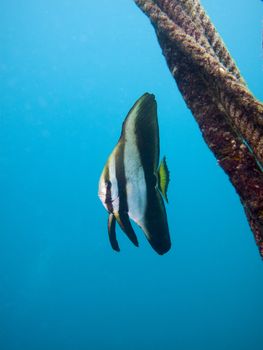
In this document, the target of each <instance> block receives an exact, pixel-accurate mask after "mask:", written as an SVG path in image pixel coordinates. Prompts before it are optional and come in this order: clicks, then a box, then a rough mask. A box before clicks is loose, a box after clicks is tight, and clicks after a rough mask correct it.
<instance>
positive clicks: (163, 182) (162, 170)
mask: <svg viewBox="0 0 263 350" xmlns="http://www.w3.org/2000/svg"><path fill="white" fill-rule="evenodd" d="M169 181H170V175H169V170H168V167H167V163H166V159H165V157H163V159H162V161H161V163H160V165H159V168H158V189H159V191H160V192H161V194H162V195H163V197H164V199H165V200H166V202H167V203H168V198H167V190H168V185H169Z"/></svg>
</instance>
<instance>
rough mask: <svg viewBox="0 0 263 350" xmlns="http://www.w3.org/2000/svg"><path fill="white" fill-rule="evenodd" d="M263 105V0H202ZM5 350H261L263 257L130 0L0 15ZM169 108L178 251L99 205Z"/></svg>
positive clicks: (29, 7) (63, 3)
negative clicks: (127, 137) (122, 140)
mask: <svg viewBox="0 0 263 350" xmlns="http://www.w3.org/2000/svg"><path fill="white" fill-rule="evenodd" d="M203 5H204V6H205V8H206V9H207V11H208V13H209V14H210V16H211V18H212V20H213V21H214V23H215V25H216V26H217V28H218V30H219V31H220V33H221V35H222V36H223V38H224V41H225V43H226V44H227V46H228V48H229V50H230V51H231V53H232V55H233V57H234V58H235V60H236V62H237V64H238V66H239V68H240V69H241V72H242V74H243V76H244V77H245V79H246V80H247V83H248V86H249V87H250V89H251V90H252V91H253V93H254V94H255V95H256V96H257V97H258V98H261V99H263V89H262V78H263V73H262V71H263V59H262V49H261V35H262V33H261V31H262V24H261V23H262V11H263V7H262V2H261V1H259V0H253V1H247V0H242V1H240V0H239V1H238V0H221V1H218V0H203ZM0 76H1V79H0V169H1V170H0V349H1V350H42V349H43V350H46V349H50V350H53V349H54V350H55V349H56V350H60V349H61V350H75V349H77V350H82V349H83V350H84V349H85V350H123V349H125V350H133V349H138V350H141V349H142V350H163V349H165V350H174V349H177V350H199V349H200V350H206V349H207V350H211V349H212V350H230V349H231V350H233V349H237V350H250V349H253V350H261V349H262V342H263V331H262V315H263V298H262V295H263V262H262V260H261V259H260V257H259V254H258V250H257V247H256V245H255V242H254V238H253V235H252V233H251V231H250V229H249V226H248V223H247V221H246V218H245V215H244V212H243V208H242V206H241V204H240V201H239V198H238V196H237V195H236V193H235V191H234V189H233V187H232V186H231V184H230V182H229V180H228V178H227V176H226V175H225V174H224V172H223V171H222V169H221V168H220V167H219V166H218V164H217V162H216V159H215V158H214V156H213V154H212V153H211V152H210V151H209V149H208V148H207V146H206V145H205V143H204V141H203V139H202V137H201V134H200V131H199V129H198V126H197V124H196V123H195V121H194V119H193V117H192V115H191V113H190V111H189V110H188V109H187V108H186V106H185V103H184V101H183V100H182V97H181V95H180V94H179V92H178V90H177V87H176V85H175V83H174V80H173V79H172V77H171V75H170V73H169V70H168V68H167V66H166V63H165V61H164V58H163V56H162V54H161V50H160V48H159V46H158V43H157V40H156V37H155V34H154V31H153V28H152V26H151V25H150V23H149V21H148V19H147V18H146V17H145V16H144V15H143V14H142V13H141V11H140V10H139V9H138V8H137V7H136V6H135V5H134V3H133V1H132V0H115V1H109V0H101V1H95V2H93V1H90V0H88V1H87V0H86V1H84V0H76V1H70V0H52V1H51V0H45V1H43V0H38V1H33V0H27V1H19V0H9V1H2V2H1V5H0ZM146 91H148V92H151V93H154V94H155V95H156V99H157V102H158V113H159V124H160V137H161V154H162V155H163V154H165V155H166V157H167V161H168V165H169V169H170V172H171V183H170V188H169V193H168V195H169V200H170V201H169V205H168V206H167V213H168V216H169V225H170V230H171V236H172V243H173V246H172V249H171V251H170V252H169V253H168V254H166V255H165V256H158V255H157V254H156V253H155V252H154V251H153V250H152V249H151V247H150V245H149V244H148V243H147V241H146V239H145V238H144V236H143V233H142V232H141V231H140V230H137V229H136V232H137V234H138V238H139V242H140V248H139V249H137V248H135V247H134V246H133V245H132V244H131V243H130V242H129V241H128V240H127V238H126V237H125V236H124V235H123V234H122V233H121V232H120V231H118V240H119V243H120V247H121V252H120V253H119V254H118V253H115V252H114V251H112V250H111V248H110V245H109V242H108V237H107V230H106V220H107V213H106V211H105V210H104V208H103V207H102V205H101V203H100V201H99V199H98V197H97V183H98V178H99V175H100V173H101V170H102V168H103V166H104V163H105V161H106V159H107V157H108V155H109V153H110V152H111V150H112V148H113V147H114V145H115V144H116V142H117V139H118V137H119V134H120V129H121V123H122V121H123V119H124V117H125V116H126V113H127V112H128V110H129V109H130V107H131V106H132V104H133V103H134V102H135V100H136V99H137V98H138V97H139V96H140V95H142V94H143V93H144V92H146Z"/></svg>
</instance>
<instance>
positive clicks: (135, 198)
mask: <svg viewBox="0 0 263 350" xmlns="http://www.w3.org/2000/svg"><path fill="white" fill-rule="evenodd" d="M159 154H160V141H159V125H158V118H157V103H156V100H155V96H154V95H153V94H150V93H147V92H146V93H145V94H143V95H142V96H141V97H140V98H139V99H138V100H137V101H136V102H135V104H134V105H133V107H132V108H131V110H130V111H129V113H128V115H127V117H126V118H125V120H124V122H123V124H122V131H121V135H120V138H119V140H118V143H117V145H116V146H115V148H114V149H113V151H112V153H111V154H110V156H109V158H108V160H107V162H106V164H105V166H104V168H103V171H102V173H101V176H100V179H99V189H98V195H99V198H100V200H101V202H102V204H103V206H104V207H105V209H106V210H107V212H108V214H109V216H108V235H109V240H110V244H111V247H112V248H113V250H115V251H118V252H119V251H120V248H119V244H118V241H117V237H116V221H117V223H118V225H119V226H120V228H121V229H122V231H123V232H124V233H125V234H126V235H127V237H128V238H129V239H130V241H131V242H132V243H133V244H134V245H135V246H137V247H138V246H139V243H138V239H137V236H136V234H135V232H134V229H133V227H132V225H131V222H130V219H131V220H132V221H133V222H135V223H136V224H137V225H138V226H139V227H140V228H141V229H142V231H143V232H144V234H145V236H146V238H147V240H148V241H149V243H150V245H151V246H152V248H153V249H154V250H155V251H156V252H157V253H158V254H160V255H163V254H165V253H167V252H168V251H169V250H170V248H171V239H170V233H169V227H168V220H167V214H166V209H165V204H164V200H163V198H164V199H165V200H166V201H167V202H168V198H167V190H168V184H169V181H170V173H169V170H168V167H167V163H166V158H165V157H164V158H163V159H162V161H161V162H160V165H159Z"/></svg>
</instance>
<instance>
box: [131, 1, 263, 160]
mask: <svg viewBox="0 0 263 350" xmlns="http://www.w3.org/2000/svg"><path fill="white" fill-rule="evenodd" d="M136 3H137V4H138V5H139V6H140V7H141V9H142V10H143V11H144V12H145V13H146V14H147V15H148V16H149V18H150V19H151V20H152V22H153V24H154V26H155V27H156V28H158V31H159V32H163V33H165V35H166V37H167V38H168V39H169V40H171V41H172V42H173V43H174V44H176V45H177V47H178V48H179V49H180V50H182V51H183V52H184V53H185V54H186V55H187V56H188V57H190V58H191V60H192V61H193V63H194V64H196V65H197V66H199V67H200V68H201V69H202V70H203V71H204V74H203V75H204V77H206V76H207V77H208V79H210V81H216V82H217V86H218V88H219V89H220V90H222V91H224V93H226V94H228V95H229V96H231V99H232V103H231V104H234V103H235V104H236V107H234V108H233V107H232V108H231V109H229V111H230V112H231V111H232V110H236V109H238V108H240V109H241V110H242V111H245V113H246V115H249V119H250V123H252V124H253V129H257V130H258V132H259V134H260V137H259V139H260V140H261V139H262V138H263V128H262V127H263V105H262V104H261V103H260V102H258V101H256V100H255V98H254V96H253V95H252V94H251V92H250V91H249V90H248V89H247V88H246V87H245V86H244V85H243V84H242V83H240V82H239V81H238V79H237V78H236V77H235V76H234V75H233V74H231V73H230V72H228V71H227V70H226V69H225V67H224V66H223V65H222V64H221V63H219V62H218V60H217V59H216V58H215V57H213V56H212V55H210V54H209V53H207V51H206V50H205V49H204V48H203V47H202V46H200V45H199V44H198V43H197V42H196V41H195V40H194V38H193V37H191V36H190V35H188V34H186V33H185V32H184V31H183V30H182V29H181V27H179V26H178V25H177V23H175V22H173V21H172V20H171V19H169V18H168V16H167V15H166V14H165V13H164V12H162V11H161V9H160V8H159V7H158V6H157V5H156V4H154V3H153V2H152V1H151V0H136ZM226 110H227V108H226ZM236 115H237V114H236V113H235V114H234V115H233V114H232V113H229V114H228V117H229V118H230V120H231V122H232V123H233V125H234V126H235V127H236V128H237V129H238V130H239V131H240V133H241V135H242V137H243V138H244V140H245V141H246V142H247V143H248V144H249V145H250V147H251V149H252V150H253V152H254V154H255V156H256V157H257V159H258V161H259V162H260V163H261V164H263V157H262V152H259V148H258V143H257V144H256V145H255V144H254V143H255V140H254V139H251V138H250V136H251V134H250V133H248V132H245V129H246V125H247V123H248V117H246V121H245V123H243V122H241V120H240V119H238V118H236ZM247 137H248V138H247Z"/></svg>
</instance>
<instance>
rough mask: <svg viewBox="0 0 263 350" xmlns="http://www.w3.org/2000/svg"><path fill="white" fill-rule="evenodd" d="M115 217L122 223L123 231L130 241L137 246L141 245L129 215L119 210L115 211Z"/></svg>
mask: <svg viewBox="0 0 263 350" xmlns="http://www.w3.org/2000/svg"><path fill="white" fill-rule="evenodd" d="M114 216H115V219H116V220H117V222H118V224H119V225H120V227H121V229H122V231H123V232H124V233H126V235H127V237H128V238H129V239H130V241H131V242H132V243H133V244H134V245H135V246H136V247H139V243H138V240H137V237H136V235H135V232H134V230H133V228H132V225H131V222H130V219H129V216H128V214H127V213H125V212H118V213H114Z"/></svg>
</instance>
